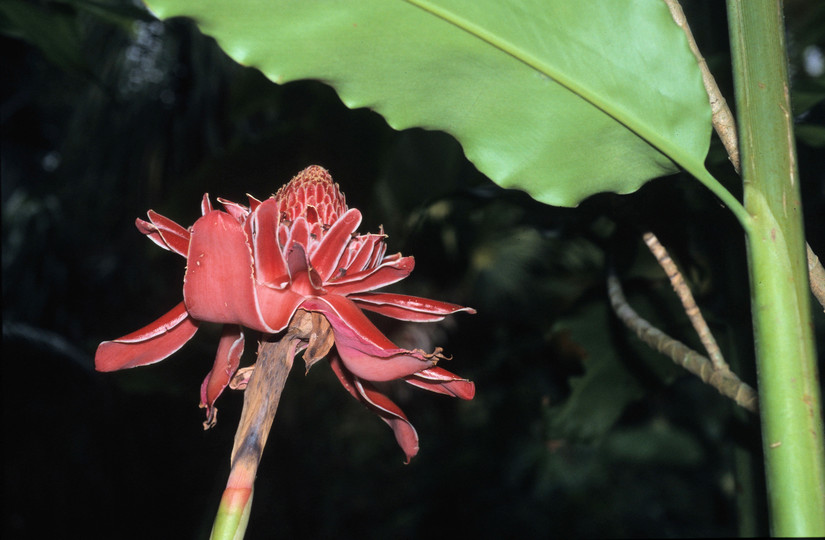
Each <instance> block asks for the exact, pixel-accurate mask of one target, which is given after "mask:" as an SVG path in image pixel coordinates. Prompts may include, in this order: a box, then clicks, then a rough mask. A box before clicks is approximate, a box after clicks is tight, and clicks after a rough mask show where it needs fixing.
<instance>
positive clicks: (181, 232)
mask: <svg viewBox="0 0 825 540" xmlns="http://www.w3.org/2000/svg"><path fill="white" fill-rule="evenodd" d="M147 214H148V215H149V221H151V223H148V222H146V221H143V220H142V219H137V220H135V225H136V226H137V228H138V230H139V231H140V232H142V233H143V234H145V235H146V236H148V237H149V239H150V240H152V242H154V243H156V244H157V245H159V246H160V247H162V248H163V249H167V250H169V251H172V252H174V253H177V254H178V255H180V256H181V257H186V251H187V250H188V249H189V231H187V230H186V229H184V228H183V227H181V226H180V225H178V224H177V223H175V222H174V221H172V220H171V219H169V218H168V217H164V216H162V215H160V214H158V213H157V212H155V211H153V210H149V212H147Z"/></svg>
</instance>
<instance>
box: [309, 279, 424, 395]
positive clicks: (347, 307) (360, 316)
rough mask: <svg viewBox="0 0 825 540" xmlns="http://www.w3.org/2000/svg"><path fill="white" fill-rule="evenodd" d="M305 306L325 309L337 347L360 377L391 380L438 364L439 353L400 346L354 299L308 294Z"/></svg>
mask: <svg viewBox="0 0 825 540" xmlns="http://www.w3.org/2000/svg"><path fill="white" fill-rule="evenodd" d="M301 307H302V308H304V309H307V310H310V311H318V312H319V313H322V314H323V315H324V316H325V317H326V318H327V321H329V324H330V326H332V331H333V333H334V335H335V347H336V349H337V350H338V354H339V355H340V356H341V360H343V362H344V365H345V366H346V367H347V369H348V370H349V371H351V372H352V373H353V374H354V375H355V376H356V377H359V378H361V379H366V380H369V381H389V380H393V379H400V378H402V377H406V376H408V375H412V374H413V373H415V372H417V371H421V370H422V369H427V368H429V367H432V366H434V365H435V363H436V361H437V360H438V356H437V355H434V354H427V353H425V352H423V351H420V350H414V351H409V350H407V349H400V348H398V347H397V346H396V345H395V344H394V343H393V342H392V341H390V340H389V339H387V337H386V336H385V335H384V334H382V333H381V331H380V330H378V329H377V328H376V327H375V326H374V325H373V324H372V323H371V322H370V321H369V319H367V317H366V316H365V315H364V313H363V312H362V311H361V310H360V309H359V308H358V306H356V305H355V304H354V303H353V302H351V301H350V300H348V299H346V298H344V297H343V296H337V295H325V296H322V297H316V298H308V299H307V300H305V301H304V303H303V304H302V305H301Z"/></svg>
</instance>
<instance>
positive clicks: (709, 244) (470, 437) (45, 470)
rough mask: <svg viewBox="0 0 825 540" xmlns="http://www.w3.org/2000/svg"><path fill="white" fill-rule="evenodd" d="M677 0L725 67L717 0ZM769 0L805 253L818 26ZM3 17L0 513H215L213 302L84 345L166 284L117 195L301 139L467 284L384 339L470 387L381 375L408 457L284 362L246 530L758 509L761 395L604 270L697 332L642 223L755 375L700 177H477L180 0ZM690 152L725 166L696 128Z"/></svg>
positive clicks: (27, 518)
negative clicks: (141, 332) (250, 63)
mask: <svg viewBox="0 0 825 540" xmlns="http://www.w3.org/2000/svg"><path fill="white" fill-rule="evenodd" d="M687 10H688V15H689V17H690V19H691V20H692V21H695V22H694V23H693V25H694V31H695V32H696V34H697V39H698V40H699V41H700V46H701V47H702V48H703V50H704V51H705V52H706V55H707V56H708V59H709V61H710V63H711V67H712V69H714V71H715V72H717V73H719V74H720V75H719V78H720V80H721V82H722V84H723V85H724V84H725V82H726V81H729V75H727V74H728V69H729V67H728V65H729V58H728V56H727V54H726V43H727V38H726V33H725V32H726V24H725V20H724V9H723V7H722V4H721V3H719V2H712V1H709V2H691V3H688V5H687ZM788 15H789V19H788V27H789V43H790V46H791V51H790V52H791V63H792V69H793V73H794V98H795V105H796V114H797V120H798V124H799V126H800V141H799V162H800V168H801V171H802V181H803V183H802V190H803V199H804V202H805V217H806V229H807V234H808V236H809V242H810V243H811V245H812V246H813V247H814V249H815V250H816V251H817V252H818V253H819V255H820V257H822V256H823V255H825V220H823V215H825V176H824V174H825V173H823V161H822V159H821V157H819V155H820V154H821V151H822V144H823V136H822V131H821V130H822V120H823V115H825V108H823V104H822V97H823V95H825V92H823V82H822V75H821V73H820V74H819V75H818V76H815V75H816V73H814V75H811V72H810V71H806V69H805V64H804V63H803V59H804V58H805V55H806V54H807V55H810V54H813V53H815V52H816V51H817V50H818V51H819V53H820V55H821V53H822V49H821V48H820V49H811V48H810V46H811V44H813V43H816V42H817V40H819V41H821V40H822V37H823V36H822V28H823V27H825V24H823V22H825V19H823V9H822V6H819V5H817V3H816V2H799V1H798V2H788ZM0 28H2V30H3V37H2V38H1V39H2V46H3V57H4V61H3V65H4V76H3V83H2V205H3V206H2V209H3V215H2V219H3V244H2V265H3V362H4V377H3V425H4V428H5V433H4V441H5V442H4V469H3V474H4V478H3V483H4V504H3V536H4V537H5V538H42V537H47V536H61V537H62V536H67V535H81V536H83V537H85V538H97V537H100V538H144V537H160V538H206V537H207V536H208V533H209V529H210V527H211V522H212V519H213V516H214V512H215V510H216V508H217V504H218V501H219V499H220V495H221V492H222V490H223V486H224V483H225V481H226V477H227V474H228V470H229V452H230V449H231V446H232V438H233V435H234V425H235V423H236V422H237V419H238V416H239V414H240V407H241V402H242V395H240V394H239V393H236V392H228V393H227V395H226V396H224V397H222V398H221V400H220V401H219V404H218V405H219V408H220V413H219V417H218V418H219V421H218V424H217V426H216V427H215V428H214V429H212V430H209V431H203V429H202V427H201V422H202V420H203V411H202V410H200V409H198V407H197V403H198V389H199V385H200V382H201V380H202V378H203V376H204V375H205V373H206V372H207V371H208V369H209V368H210V366H211V362H212V358H213V355H214V349H215V345H216V343H217V338H218V334H217V332H216V329H215V328H210V327H208V326H207V328H205V329H204V330H203V331H201V332H199V334H198V335H197V337H196V338H195V339H194V340H193V341H192V342H190V343H189V344H188V345H187V346H186V347H184V348H183V349H182V350H181V351H180V352H178V353H177V354H175V355H174V356H173V357H171V358H170V359H168V360H166V361H164V362H161V363H159V364H157V365H154V366H151V367H146V368H140V369H135V370H128V371H125V372H119V373H110V374H101V373H97V372H95V371H94V369H93V355H94V350H95V347H96V346H97V344H98V343H99V342H100V341H102V340H105V339H112V338H115V337H117V336H121V335H123V334H126V333H128V332H131V331H133V330H135V329H137V328H139V327H141V326H143V325H145V324H147V323H149V322H150V321H152V320H154V319H155V318H156V317H158V316H159V315H161V314H162V313H164V312H166V311H167V310H168V309H169V308H171V307H172V306H173V305H175V304H176V303H177V302H179V301H180V296H181V292H180V291H181V287H180V282H181V277H182V275H183V268H184V265H183V263H182V261H181V260H180V259H179V258H178V257H177V256H175V255H174V254H171V253H168V252H165V251H162V250H160V249H157V247H156V246H154V244H152V243H151V242H147V241H146V239H145V238H143V236H142V235H141V234H139V233H138V232H137V231H136V230H135V229H134V219H135V218H136V217H138V216H143V215H145V212H146V210H147V209H149V208H151V209H154V210H156V211H158V212H160V213H162V214H164V215H166V216H169V217H171V218H172V219H174V220H176V221H178V222H180V223H181V224H184V225H189V224H191V223H192V222H193V221H194V220H195V219H196V218H197V217H198V216H199V201H200V198H201V196H202V195H203V193H204V192H209V193H210V194H211V195H212V196H213V198H214V197H216V196H221V197H224V198H227V199H230V200H235V201H239V202H244V201H245V193H250V194H252V195H255V196H256V197H258V198H263V197H266V196H268V195H269V194H271V193H273V192H274V191H276V190H277V189H278V187H279V186H280V185H282V184H283V183H285V182H286V181H288V180H289V179H290V178H291V177H292V176H293V175H294V174H295V173H297V172H298V171H299V170H301V169H302V168H304V167H305V166H307V165H310V164H319V165H322V166H324V167H327V168H328V169H329V170H330V171H331V173H332V174H333V176H334V178H335V179H336V180H337V181H338V182H339V183H340V185H341V187H342V189H343V190H344V191H345V193H346V195H347V199H348V202H349V203H350V206H355V207H358V208H360V209H361V210H362V212H363V214H364V216H365V223H364V225H363V226H362V228H361V230H362V231H363V232H366V231H376V230H377V229H378V227H379V226H380V225H383V226H384V228H385V230H386V231H387V232H388V233H389V235H390V238H389V245H390V250H391V251H402V252H404V253H405V254H412V255H415V257H416V263H417V267H416V270H415V272H414V273H413V275H412V276H411V277H410V278H408V279H407V280H405V281H404V282H402V283H400V284H398V286H396V287H395V290H398V291H404V292H408V293H411V294H419V295H424V296H430V297H433V298H439V299H444V300H449V301H453V302H458V303H463V304H465V305H471V306H473V307H475V308H477V309H478V314H477V315H474V316H468V315H464V314H460V315H457V316H454V317H452V318H450V319H449V320H447V321H445V322H444V323H438V324H435V325H417V326H404V325H400V324H390V323H387V324H384V323H386V321H381V322H382V324H384V326H382V328H384V329H385V330H386V331H387V332H388V333H389V334H390V335H391V336H392V337H393V338H394V339H395V340H397V341H398V342H399V343H400V344H408V346H409V345H413V344H414V345H415V346H424V347H425V348H426V347H427V346H430V345H432V344H439V345H443V346H445V348H446V349H447V351H448V352H449V353H450V354H451V355H452V356H453V358H454V359H453V360H452V361H450V362H449V365H448V368H449V369H451V370H453V371H456V372H458V373H460V374H462V375H464V376H467V377H469V378H471V379H473V380H474V381H475V382H476V385H477V397H476V398H475V399H474V400H473V401H470V402H459V401H458V400H451V399H447V398H443V397H441V396H434V395H427V394H426V393H423V392H419V391H416V390H408V389H406V388H396V389H395V394H394V396H395V399H396V400H397V401H398V402H399V403H400V404H401V405H402V407H403V408H404V409H405V411H406V412H407V414H408V416H409V417H410V418H411V420H412V421H413V422H414V424H415V426H416V428H417V430H418V432H419V435H420V437H421V452H420V454H419V455H418V456H417V457H416V458H415V459H414V460H413V461H412V463H411V464H410V465H407V466H405V465H403V455H402V453H401V452H400V450H399V449H398V448H397V446H396V444H395V441H394V439H393V437H392V434H391V432H390V431H389V430H388V429H387V428H386V426H385V425H384V424H383V423H382V422H380V421H379V420H378V419H377V418H376V417H375V416H374V415H372V414H371V413H370V412H368V411H366V410H364V409H363V408H362V407H361V406H360V405H358V404H357V403H356V402H355V401H354V400H352V399H351V398H350V397H349V396H348V394H347V393H346V392H345V391H344V390H343V389H342V388H341V387H340V385H339V383H338V382H337V380H336V379H335V377H334V376H333V375H332V374H331V372H330V370H329V369H328V368H326V367H325V366H324V365H323V364H319V365H317V366H316V367H315V368H314V369H313V370H312V371H311V372H310V373H309V374H308V375H306V376H304V374H303V372H302V370H301V369H300V368H296V370H295V372H294V373H292V374H291V376H290V379H289V381H288V383H287V387H286V390H285V392H284V396H283V400H282V403H281V407H280V410H279V413H278V417H277V418H276V422H275V426H274V428H273V433H272V436H271V437H270V442H269V445H268V448H267V449H266V451H265V453H264V457H263V463H262V466H261V470H260V472H259V476H258V481H257V484H256V495H255V503H254V506H253V511H252V517H251V522H250V527H249V533H248V538H251V539H255V538H271V537H275V536H278V537H282V538H302V537H332V536H334V537H338V538H349V537H353V538H354V537H366V538H386V537H395V538H413V537H415V538H418V537H426V536H428V535H437V536H443V535H445V534H453V533H455V534H460V535H462V536H470V535H472V536H477V537H482V538H485V537H489V538H497V537H504V536H507V537H513V536H518V537H529V538H542V537H546V536H550V535H553V536H613V537H626V536H641V537H660V536H668V537H669V536H709V537H717V536H730V535H735V534H764V533H765V532H766V523H765V509H764V506H763V503H762V500H763V495H762V490H763V489H764V487H763V486H762V485H761V474H762V472H761V469H760V465H759V463H760V455H759V452H760V450H759V448H760V445H759V435H758V426H757V423H756V422H754V421H753V419H751V418H748V417H747V415H746V414H744V413H742V412H741V411H737V410H735V407H734V406H732V405H731V404H730V403H728V402H727V401H725V400H724V399H723V398H721V397H720V396H719V395H718V394H717V393H716V392H715V391H714V390H713V389H711V388H708V387H706V386H704V385H702V384H701V382H699V381H698V380H696V379H694V378H692V377H690V376H688V375H686V374H685V373H684V372H683V371H681V369H680V368H677V367H675V366H673V365H672V363H671V362H670V361H669V360H667V359H666V358H663V357H661V356H659V355H657V354H654V353H651V352H649V351H647V350H646V349H645V347H644V346H643V345H641V344H640V343H639V342H638V341H637V340H636V339H635V338H633V337H632V336H629V335H628V333H627V332H626V330H625V329H624V328H623V327H622V326H621V324H620V323H618V322H617V321H616V320H615V319H614V318H613V317H612V315H611V313H610V311H609V307H608V303H607V298H606V292H605V285H604V277H605V272H606V267H607V266H608V265H610V264H613V265H615V267H616V268H617V270H618V272H619V273H620V275H621V276H622V280H623V283H624V284H625V288H626V292H627V294H628V296H629V298H630V301H631V303H632V304H633V305H634V306H635V307H636V308H637V309H638V310H639V311H640V312H642V313H643V314H645V315H646V316H648V317H649V318H651V319H652V320H654V321H655V322H656V324H657V325H659V326H660V327H662V328H663V329H664V330H666V331H668V332H670V333H671V334H672V335H675V336H677V337H678V338H679V339H681V340H683V341H685V342H687V343H689V344H691V345H692V346H694V347H696V348H698V342H697V339H696V338H695V337H693V335H692V331H691V328H690V325H689V324H688V323H687V321H686V318H685V316H684V315H683V314H682V313H681V312H680V309H679V306H678V302H676V300H675V299H674V297H673V293H672V291H671V290H670V287H669V285H668V283H667V281H666V280H665V279H664V276H663V274H662V272H661V271H660V270H659V269H658V267H657V266H656V264H655V262H654V261H653V259H652V256H650V254H649V253H648V252H647V251H646V249H644V246H643V245H642V244H641V241H640V234H641V232H642V231H644V230H648V229H652V230H653V231H655V232H656V233H657V234H658V235H659V237H660V239H661V240H662V242H663V243H664V244H665V245H666V246H668V247H669V248H670V249H671V252H672V254H673V256H674V258H675V259H676V260H677V261H678V263H679V264H680V265H681V267H682V269H683V272H684V273H685V276H686V277H687V279H688V280H689V282H690V284H691V286H692V288H693V290H694V291H695V293H696V295H697V298H698V300H699V303H700V305H701V306H702V308H703V310H704V311H705V314H706V316H707V318H708V320H709V323H710V325H711V327H712V329H713V330H714V332H715V333H716V335H717V338H718V339H719V341H720V342H721V345H722V348H723V351H724V352H725V353H726V355H727V357H728V360H729V361H730V362H731V363H732V364H733V365H734V366H735V367H736V370H737V371H738V372H739V373H741V374H742V377H743V378H744V379H745V380H747V381H749V382H751V383H752V382H753V380H754V375H753V369H752V350H751V347H752V344H751V338H750V336H751V334H750V322H749V307H748V291H747V277H746V276H747V271H746V268H745V265H744V246H743V240H742V235H741V233H740V231H739V229H738V227H737V225H736V223H735V221H734V220H733V219H732V218H731V216H730V215H728V214H727V213H726V212H725V211H724V209H722V208H720V206H719V204H718V203H717V202H716V201H715V199H714V198H713V197H712V196H711V195H710V194H709V193H708V192H706V191H705V190H704V189H703V188H701V186H700V185H699V184H698V183H697V182H694V181H691V180H690V179H689V178H687V177H684V176H673V177H669V178H664V179H660V180H656V181H654V182H651V183H650V184H648V185H647V186H646V187H644V188H643V189H642V190H640V191H639V192H638V193H636V194H633V195H629V196H624V197H617V196H614V195H610V194H605V195H601V196H597V197H593V198H592V199H590V200H588V201H586V202H585V203H584V204H582V206H581V207H580V208H577V209H561V208H553V207H548V206H544V205H541V204H538V203H536V202H534V201H532V200H531V199H529V197H527V196H526V195H524V194H522V193H519V192H512V191H504V190H502V189H500V188H498V187H496V186H495V185H494V184H492V183H491V182H490V181H489V180H487V179H486V178H484V177H483V176H482V175H480V174H479V173H478V172H477V171H476V170H475V169H474V168H473V166H472V165H471V164H470V163H469V162H468V161H467V160H466V159H465V158H464V156H463V153H462V151H461V148H460V147H459V145H458V144H457V143H456V142H455V141H454V140H453V139H451V138H450V137H449V136H447V135H444V134H442V133H433V132H425V131H423V130H408V131H404V132H396V131H393V130H392V129H391V128H389V127H388V126H387V125H386V124H385V123H384V121H383V120H382V118H381V117H379V116H378V115H376V114H374V113H372V112H370V111H367V110H355V111H351V110H348V109H346V108H345V107H344V106H343V105H342V104H341V102H340V101H339V100H338V98H337V97H336V95H335V93H334V92H333V91H332V90H330V89H329V88H327V87H325V86H323V85H321V84H320V83H317V82H311V81H310V82H301V83H293V84H288V85H284V86H276V85H274V84H272V83H271V82H269V81H267V80H266V79H265V78H264V77H263V76H262V75H260V74H259V73H258V72H256V71H254V70H251V69H247V68H244V67H241V66H239V65H237V64H234V63H233V62H231V61H230V60H228V59H227V58H226V57H225V56H224V55H223V53H222V52H221V51H220V50H219V49H218V47H217V46H216V45H215V43H214V42H213V41H212V40H211V39H208V38H205V37H204V36H202V35H201V34H200V33H199V32H198V31H197V29H196V28H195V27H194V25H193V24H192V23H191V22H189V21H185V20H174V21H170V22H168V23H161V22H158V21H156V20H154V19H153V18H152V16H151V15H150V14H148V13H147V12H145V11H144V10H143V9H142V8H140V7H136V5H134V4H131V3H128V2H118V1H114V0H111V1H101V2H86V1H80V0H74V1H68V0H67V1H59V2H58V1H54V2H46V1H41V2H23V1H20V0H15V1H10V0H3V1H2V3H0ZM297 46H300V44H296V47H297ZM728 84H729V83H728ZM727 95H728V96H732V92H731V91H730V89H728V90H727ZM593 159H598V156H593ZM709 162H710V164H711V167H712V168H713V171H714V173H715V174H717V177H720V178H723V179H725V181H726V183H727V184H728V185H729V186H730V188H731V189H732V190H734V191H736V190H739V189H741V188H739V187H738V182H739V181H738V179H737V178H736V177H735V176H734V175H733V172H732V170H731V168H730V166H729V165H728V164H727V163H726V160H725V158H724V155H723V153H722V151H721V146H720V145H718V144H717V141H714V143H713V148H712V151H711V155H710V157H709ZM817 313H818V314H817V315H816V316H815V321H816V324H817V329H818V330H817V335H818V339H819V349H820V350H825V343H823V337H824V336H825V332H823V326H825V325H824V324H823V317H822V313H821V312H817ZM250 341H251V340H250ZM249 349H254V346H248V351H247V354H246V356H245V360H244V362H246V363H249V362H251V361H253V358H254V354H253V351H252V350H249Z"/></svg>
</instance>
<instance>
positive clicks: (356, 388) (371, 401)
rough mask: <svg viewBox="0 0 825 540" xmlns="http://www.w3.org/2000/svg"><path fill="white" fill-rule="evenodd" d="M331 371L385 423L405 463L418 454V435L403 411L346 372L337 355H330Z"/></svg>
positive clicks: (371, 387) (364, 382) (373, 388)
mask: <svg viewBox="0 0 825 540" xmlns="http://www.w3.org/2000/svg"><path fill="white" fill-rule="evenodd" d="M329 365H330V367H332V371H333V372H335V374H336V375H337V376H338V379H339V380H340V381H341V384H342V385H343V386H344V388H346V389H347V391H349V393H350V394H352V395H353V397H355V399H357V400H358V401H360V402H361V403H363V404H364V405H366V406H367V407H368V408H369V409H371V410H373V411H374V412H375V413H376V414H378V416H379V417H381V420H383V421H384V422H386V423H387V424H388V425H389V426H390V427H391V428H392V431H393V433H394V434H395V440H396V441H397V442H398V445H399V446H400V447H401V449H402V450H403V451H404V454H405V455H406V456H407V463H409V462H410V460H411V459H412V458H413V457H415V455H416V454H417V453H418V434H417V433H416V432H415V428H414V427H413V425H412V424H411V423H410V421H409V420H407V417H406V415H405V414H404V411H402V410H401V409H400V408H399V407H398V405H396V404H395V403H393V402H392V400H390V399H389V398H388V397H387V396H385V395H384V394H382V393H381V392H379V391H378V390H377V389H376V388H375V387H374V386H373V385H371V384H370V383H368V382H367V381H361V380H359V379H358V378H357V377H355V376H354V375H353V374H352V373H350V372H349V371H347V369H346V367H344V364H343V362H341V359H340V358H338V356H337V355H334V354H333V355H331V356H330V361H329Z"/></svg>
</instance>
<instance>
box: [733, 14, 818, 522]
mask: <svg viewBox="0 0 825 540" xmlns="http://www.w3.org/2000/svg"><path fill="white" fill-rule="evenodd" d="M728 21H729V22H728V24H729V26H730V40H731V51H732V55H733V71H734V83H735V87H736V105H737V112H738V116H739V118H738V124H739V133H740V143H739V147H740V151H741V155H742V174H743V178H744V203H745V209H746V210H747V211H748V213H749V214H750V215H751V217H752V222H751V227H750V228H749V229H748V230H747V240H748V264H749V268H750V278H751V302H752V310H753V313H752V315H753V324H754V332H755V338H756V342H755V345H756V362H757V373H758V383H759V402H760V410H761V419H762V442H763V447H764V454H765V475H766V482H767V492H768V506H769V510H770V519H771V532H772V534H774V535H778V536H825V449H824V448H823V426H822V408H821V401H820V391H819V383H818V374H817V367H816V351H815V345H814V341H813V329H812V323H811V311H810V303H809V302H810V299H809V294H808V273H807V266H806V257H805V239H804V232H803V228H802V210H801V205H800V192H799V177H798V172H797V167H796V153H795V148H794V136H793V123H792V116H791V108H790V100H789V91H788V68H787V57H786V52H785V43H784V35H785V29H784V25H783V20H782V4H781V1H779V0H728Z"/></svg>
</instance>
